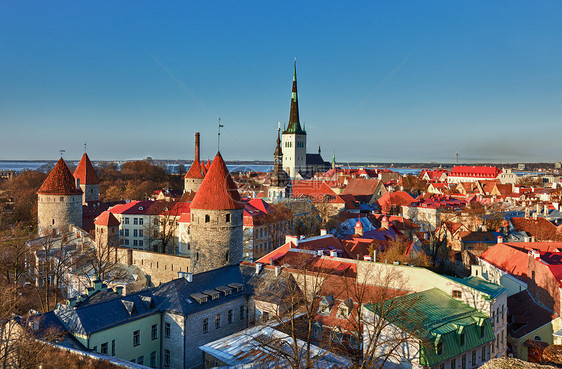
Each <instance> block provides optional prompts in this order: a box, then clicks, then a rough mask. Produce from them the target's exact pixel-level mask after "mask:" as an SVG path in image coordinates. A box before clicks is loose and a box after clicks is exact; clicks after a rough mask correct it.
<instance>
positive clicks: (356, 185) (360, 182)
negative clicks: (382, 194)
mask: <svg viewBox="0 0 562 369" xmlns="http://www.w3.org/2000/svg"><path fill="white" fill-rule="evenodd" d="M380 182H381V181H379V180H378V179H364V178H352V179H351V180H350V181H349V183H348V184H347V187H346V188H345V189H344V190H343V192H342V193H343V194H344V195H348V194H350V195H355V196H360V195H369V196H371V195H373V194H374V193H375V191H376V190H377V188H378V186H379V184H380Z"/></svg>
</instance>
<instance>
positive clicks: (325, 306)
mask: <svg viewBox="0 0 562 369" xmlns="http://www.w3.org/2000/svg"><path fill="white" fill-rule="evenodd" d="M319 305H320V306H319V308H318V313H319V314H322V315H330V311H331V310H332V306H333V305H334V295H329V296H325V297H324V298H322V300H320V304H319Z"/></svg>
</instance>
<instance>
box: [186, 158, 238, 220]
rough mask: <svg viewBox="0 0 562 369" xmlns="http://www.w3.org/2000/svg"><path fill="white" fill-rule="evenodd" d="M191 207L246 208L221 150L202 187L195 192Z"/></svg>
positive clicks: (209, 208)
mask: <svg viewBox="0 0 562 369" xmlns="http://www.w3.org/2000/svg"><path fill="white" fill-rule="evenodd" d="M191 208H192V209H206V210H232V209H243V208H244V204H243V203H242V201H241V200H240V194H239V193H238V188H237V187H236V184H235V183H234V181H233V180H232V177H231V176H230V173H229V172H228V169H227V168H226V164H225V163H224V160H223V158H222V156H221V154H220V152H218V153H217V155H216V156H215V159H214V160H213V163H212V164H211V168H209V171H208V172H207V174H206V175H205V179H204V180H203V183H201V187H199V191H197V193H196V194H195V197H194V198H193V201H192V202H191Z"/></svg>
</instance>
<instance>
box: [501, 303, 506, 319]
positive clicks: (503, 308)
mask: <svg viewBox="0 0 562 369" xmlns="http://www.w3.org/2000/svg"><path fill="white" fill-rule="evenodd" d="M504 310H505V307H504V305H502V312H501V314H502V322H503V318H504V313H505V311H504Z"/></svg>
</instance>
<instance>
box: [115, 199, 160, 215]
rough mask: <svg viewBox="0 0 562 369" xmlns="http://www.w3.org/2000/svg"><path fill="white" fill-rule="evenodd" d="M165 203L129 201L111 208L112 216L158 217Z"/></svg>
mask: <svg viewBox="0 0 562 369" xmlns="http://www.w3.org/2000/svg"><path fill="white" fill-rule="evenodd" d="M166 203H167V202H166V201H148V200H143V201H131V202H128V203H126V204H120V205H115V206H114V207H112V208H111V209H110V210H111V213H113V214H132V215H158V214H160V213H161V212H162V210H163V208H164V207H165V205H163V204H166Z"/></svg>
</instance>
